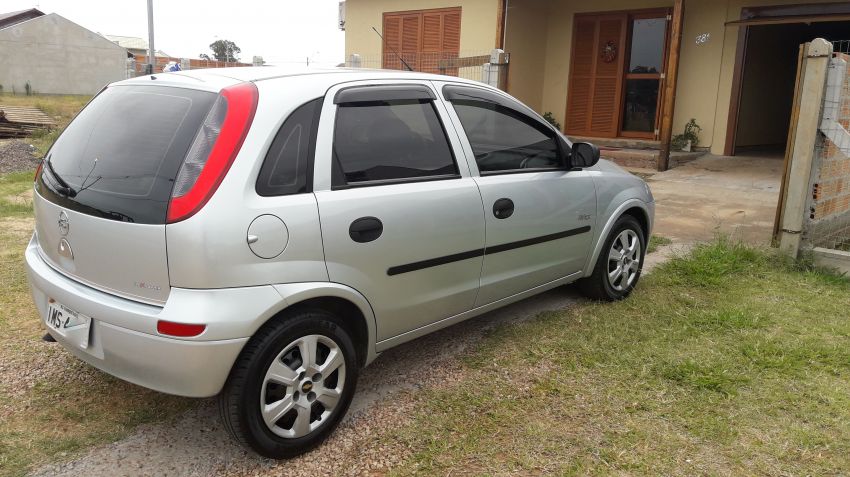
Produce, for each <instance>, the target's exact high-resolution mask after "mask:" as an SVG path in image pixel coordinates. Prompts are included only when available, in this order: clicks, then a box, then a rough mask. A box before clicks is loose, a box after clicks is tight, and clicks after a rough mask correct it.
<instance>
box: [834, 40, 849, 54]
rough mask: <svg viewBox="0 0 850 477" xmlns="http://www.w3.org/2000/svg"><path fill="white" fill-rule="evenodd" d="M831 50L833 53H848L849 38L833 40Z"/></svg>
mask: <svg viewBox="0 0 850 477" xmlns="http://www.w3.org/2000/svg"><path fill="white" fill-rule="evenodd" d="M832 51H834V52H835V53H844V54H850V40H838V41H833V42H832Z"/></svg>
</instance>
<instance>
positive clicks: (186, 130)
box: [38, 85, 216, 224]
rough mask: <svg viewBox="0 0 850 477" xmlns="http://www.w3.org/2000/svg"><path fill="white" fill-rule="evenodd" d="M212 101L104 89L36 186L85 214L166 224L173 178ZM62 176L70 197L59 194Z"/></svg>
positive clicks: (149, 89)
mask: <svg viewBox="0 0 850 477" xmlns="http://www.w3.org/2000/svg"><path fill="white" fill-rule="evenodd" d="M215 99H216V94H215V93H211V92H206V91H197V90H191V89H182V88H169V87H162V86H124V85H121V86H112V87H109V88H107V89H106V90H105V91H103V92H102V93H101V94H99V95H98V96H97V97H96V98H95V99H94V100H92V102H91V103H89V105H88V106H86V107H85V109H83V110H82V111H81V112H80V114H79V115H78V116H77V118H76V119H74V121H73V122H71V124H70V125H69V126H68V127H67V128H66V129H65V131H64V132H63V133H62V135H61V136H60V137H59V139H58V140H57V141H56V143H55V144H54V145H53V147H52V148H51V149H50V151H49V152H48V155H47V158H48V159H49V160H50V165H51V166H52V171H51V170H50V168H47V167H45V169H46V170H45V171H44V173H43V174H42V175H41V179H40V181H39V183H38V187H39V192H40V193H41V194H42V195H43V196H44V197H46V198H47V199H48V200H51V201H53V202H55V203H58V204H60V205H62V206H63V207H67V208H70V209H73V210H77V211H80V212H84V213H88V214H91V215H97V216H101V217H105V218H109V219H114V220H121V221H127V222H135V223H143V224H164V223H165V217H166V213H167V209H168V202H169V199H170V197H171V190H172V188H173V185H174V179H175V176H176V175H177V172H178V170H179V169H180V166H181V164H182V163H183V159H184V158H185V155H186V152H187V150H188V149H189V146H190V145H191V143H192V140H193V139H194V137H195V134H196V133H197V132H198V128H199V127H200V125H201V123H202V122H203V120H204V117H205V116H206V114H207V113H208V112H209V110H210V107H211V106H212V104H213V102H214V101H215ZM54 174H55V175H54ZM57 176H58V177H57ZM62 181H64V183H66V184H67V185H68V186H70V188H71V189H73V190H74V191H75V192H76V195H74V196H73V197H66V196H64V195H63V194H59V193H57V190H60V191H61V184H62Z"/></svg>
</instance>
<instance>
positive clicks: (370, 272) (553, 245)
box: [26, 68, 655, 458]
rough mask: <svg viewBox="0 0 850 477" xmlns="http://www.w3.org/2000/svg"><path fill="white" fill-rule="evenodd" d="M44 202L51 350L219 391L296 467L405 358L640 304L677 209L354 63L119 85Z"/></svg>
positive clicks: (41, 184) (51, 164) (566, 153)
mask: <svg viewBox="0 0 850 477" xmlns="http://www.w3.org/2000/svg"><path fill="white" fill-rule="evenodd" d="M34 190H35V195H34V197H35V198H34V204H35V205H34V207H35V214H36V230H35V234H34V235H33V238H32V241H31V242H30V244H29V245H28V247H27V250H26V263H27V269H28V274H29V280H30V283H31V285H32V292H33V297H34V299H35V303H36V306H37V307H38V311H39V313H40V314H41V317H42V319H43V320H44V323H45V325H46V327H47V329H48V331H49V333H50V335H51V336H52V337H53V338H54V339H55V340H56V341H58V342H59V343H61V344H62V345H63V346H64V347H65V348H67V350H68V351H70V352H71V353H72V354H74V355H75V356H77V357H78V358H80V359H82V360H84V361H86V362H87V363H89V364H91V365H92V366H95V367H96V368H98V369H100V370H103V371H104V372H106V373H109V374H112V375H114V376H117V377H119V378H121V379H124V380H127V381H130V382H133V383H136V384H139V385H141V386H145V387H148V388H151V389H155V390H157V391H161V392H165V393H171V394H177V395H181V396H194V397H205V396H214V395H219V402H220V408H221V415H222V418H223V420H224V423H225V427H226V428H227V429H228V430H229V431H230V432H231V433H232V435H233V436H234V437H235V438H236V439H237V440H238V441H240V442H241V443H243V444H245V445H247V446H249V447H250V448H252V449H254V450H255V451H256V452H258V453H260V454H262V455H264V456H268V457H273V458H284V457H290V456H294V455H296V454H299V453H302V452H304V451H306V450H308V449H310V448H312V447H314V446H316V445H318V444H319V443H320V442H321V441H322V440H323V439H324V438H325V437H327V436H328V434H329V433H330V432H331V431H332V430H333V429H334V427H335V426H336V425H337V423H338V422H339V421H340V419H341V418H342V417H343V415H344V414H345V412H346V410H347V408H348V406H349V403H350V402H351V398H352V394H353V393H354V389H355V386H356V383H357V377H358V373H359V370H360V369H361V368H362V367H363V366H365V365H367V364H368V363H370V362H371V361H373V360H374V359H375V358H376V357H377V356H378V354H379V353H381V352H382V351H384V350H386V349H388V348H390V347H393V346H396V345H398V344H401V343H404V342H406V341H410V340H412V339H415V338H417V337H420V336H422V335H425V334H427V333H430V332H432V331H435V330H438V329H440V328H444V327H446V326H449V325H452V324H454V323H458V322H460V321H462V320H465V319H467V318H471V317H473V316H476V315H480V314H482V313H485V312H487V311H490V310H493V309H495V308H498V307H501V306H504V305H507V304H509V303H512V302H515V301H518V300H521V299H523V298H526V297H529V296H532V295H534V294H537V293H540V292H543V291H545V290H548V289H551V288H553V287H557V286H561V285H564V284H568V283H571V282H576V281H577V282H578V283H579V286H580V289H581V290H582V291H583V292H584V293H586V294H587V295H588V296H590V297H592V298H594V299H600V300H616V299H622V298H625V297H626V296H627V295H629V293H630V292H631V291H632V289H633V288H634V287H635V285H636V283H637V281H638V278H639V277H640V273H641V265H642V263H643V258H644V252H645V250H646V242H647V238H648V237H649V236H650V231H651V229H652V222H653V215H654V209H655V205H654V201H653V198H652V194H651V193H650V190H649V188H648V187H647V185H646V184H645V183H644V182H643V181H642V180H640V179H639V178H637V177H635V176H633V175H631V174H628V173H626V172H624V171H623V170H621V169H619V168H618V167H617V166H615V165H613V164H611V163H609V162H607V161H600V160H599V150H598V149H596V148H595V147H594V146H592V145H590V144H586V143H570V141H568V140H567V139H566V138H565V137H564V136H563V135H561V134H560V133H559V132H558V131H557V130H556V129H554V128H552V127H551V126H550V125H549V124H548V123H547V122H546V121H545V120H543V119H542V118H541V117H540V116H539V115H538V114H536V113H535V112H534V111H532V110H531V109H529V108H528V107H527V106H524V105H523V104H521V103H520V102H518V101H516V100H515V99H513V98H512V97H510V96H509V95H507V94H505V93H503V92H501V91H499V90H497V89H494V88H490V87H488V86H485V85H482V84H480V83H476V82H472V81H466V80H462V79H458V78H450V77H444V76H435V75H426V74H417V73H403V72H397V71H369V70H344V69H337V70H310V71H301V72H297V73H293V72H291V71H290V72H286V71H281V70H277V69H274V68H244V69H227V70H201V71H187V72H181V73H169V74H156V75H153V76H146V77H141V78H135V79H131V80H127V81H122V82H119V83H115V84H112V85H110V86H109V87H107V88H105V89H104V90H103V91H102V92H101V93H100V94H98V95H97V96H96V97H95V98H94V99H93V100H92V101H91V102H90V103H89V104H88V105H87V106H86V107H85V109H83V111H82V112H80V114H79V115H78V116H77V117H76V119H74V121H73V122H72V123H71V124H70V125H69V126H68V128H67V129H66V130H65V131H64V132H63V133H62V135H61V136H60V137H59V139H58V140H57V141H56V143H55V145H54V146H53V147H52V148H51V149H50V151H49V152H48V154H47V155H46V156H45V159H44V161H43V163H42V167H41V168H40V169H39V172H38V173H37V175H36V179H35V183H34Z"/></svg>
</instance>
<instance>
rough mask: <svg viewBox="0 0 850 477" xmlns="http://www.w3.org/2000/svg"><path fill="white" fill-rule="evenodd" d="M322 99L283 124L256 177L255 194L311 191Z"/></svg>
mask: <svg viewBox="0 0 850 477" xmlns="http://www.w3.org/2000/svg"><path fill="white" fill-rule="evenodd" d="M322 99H323V98H318V99H315V100H313V101H310V102H309V103H306V104H304V105H302V106H300V107H298V109H296V110H295V111H293V112H292V114H290V115H289V117H288V118H286V121H284V122H283V125H282V126H281V127H280V130H278V132H277V135H276V136H275V138H274V141H273V142H272V145H271V147H270V148H269V152H268V154H267V155H266V159H265V161H264V162H263V167H262V168H261V169H260V175H259V177H257V194H259V195H261V196H265V197H269V196H276V195H289V194H301V193H305V192H310V191H311V189H312V187H311V186H312V182H313V181H312V169H313V154H314V151H315V150H316V127H317V126H318V124H319V112H320V111H321V109H322Z"/></svg>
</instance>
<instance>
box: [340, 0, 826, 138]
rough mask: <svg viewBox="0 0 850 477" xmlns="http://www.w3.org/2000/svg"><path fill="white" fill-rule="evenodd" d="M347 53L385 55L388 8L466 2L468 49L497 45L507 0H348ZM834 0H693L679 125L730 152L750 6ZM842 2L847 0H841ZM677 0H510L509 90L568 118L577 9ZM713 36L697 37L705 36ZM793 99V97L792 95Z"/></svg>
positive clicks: (688, 3) (689, 0)
mask: <svg viewBox="0 0 850 477" xmlns="http://www.w3.org/2000/svg"><path fill="white" fill-rule="evenodd" d="M346 3H347V6H346V16H347V18H346V50H345V51H346V55H350V54H352V53H359V54H361V55H375V56H376V57H378V58H379V57H380V53H381V41H380V39H379V38H378V36H377V35H375V32H373V31H372V30H371V27H372V26H373V25H374V26H375V27H376V28H378V29H379V30H380V25H381V22H382V13H383V12H392V11H403V10H418V9H429V8H443V7H453V6H461V7H462V8H463V10H462V25H461V50H462V54H464V53H466V52H472V51H475V52H487V51H489V50H490V49H491V48H493V47H494V46H495V43H496V42H495V40H496V28H497V26H496V22H497V18H498V9H499V3H500V2H499V0H405V1H390V0H347V2H346ZM805 3H830V0H685V22H684V27H683V35H682V51H681V60H680V68H679V85H678V93H677V96H676V109H675V112H674V126H673V130H674V133H679V132H681V131H682V130H683V129H684V126H685V124H686V123H687V122H688V121H689V120H690V119H691V118H694V119H696V121H697V123H698V124H699V125H700V126H701V127H702V133H701V142H700V146H701V147H709V148H710V149H711V152H713V153H715V154H722V153H723V150H724V147H725V145H726V129H727V125H728V117H729V106H730V104H731V95H732V78H733V75H734V70H735V56H736V51H737V46H738V45H737V43H738V30H739V29H738V27H735V26H726V22H728V21H734V20H738V19H740V16H741V10H742V8H744V7H756V6H770V5H787V4H805ZM834 3H840V2H834ZM672 6H673V0H593V1H585V0H508V12H507V29H506V32H505V37H506V43H505V50H506V51H507V52H509V53H511V67H510V76H509V80H508V90H509V91H510V92H511V93H512V94H513V95H515V96H516V97H518V98H520V99H521V100H522V101H524V102H526V103H527V104H528V105H529V106H531V107H532V108H534V109H535V110H537V111H538V112H540V113H545V112H547V111H550V112H552V114H553V115H554V116H555V118H556V119H557V120H558V121H559V122H560V123H561V124H564V116H565V113H566V104H567V91H568V89H569V72H570V53H571V51H572V35H573V18H574V15H575V14H576V13H590V12H605V11H618V10H636V9H648V8H671V7H672ZM704 34H707V35H709V39H708V41H706V42H703V43H697V41H696V39H697V36H700V35H704ZM789 101H790V98H789Z"/></svg>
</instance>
